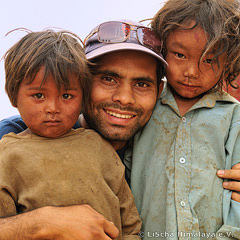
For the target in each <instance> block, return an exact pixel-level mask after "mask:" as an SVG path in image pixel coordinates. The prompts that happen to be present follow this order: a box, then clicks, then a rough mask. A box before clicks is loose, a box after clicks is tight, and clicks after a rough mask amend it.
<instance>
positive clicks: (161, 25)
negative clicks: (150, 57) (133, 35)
mask: <svg viewBox="0 0 240 240" xmlns="http://www.w3.org/2000/svg"><path fill="white" fill-rule="evenodd" d="M191 21H194V22H195V23H196V24H195V25H194V27H197V26H200V27H202V28H203V30H204V31H205V32H206V34H207V37H208V42H207V44H206V47H205V49H204V51H203V53H202V57H201V59H202V58H203V57H204V55H205V54H207V53H209V52H212V51H213V50H214V51H213V53H214V54H215V59H216V60H217V61H218V56H219V55H220V54H221V53H223V52H225V53H226V55H227V56H226V59H225V65H224V68H223V72H222V75H221V76H220V79H219V82H218V84H217V86H218V89H222V87H223V84H226V86H227V87H228V86H229V85H230V86H232V87H234V88H237V86H236V85H234V84H233V82H232V81H234V80H235V79H236V78H237V76H238V75H239V73H240V7H239V0H169V1H167V2H166V4H165V5H164V6H163V8H161V9H160V10H159V11H158V12H157V14H156V15H155V16H154V18H153V20H152V23H151V25H152V27H153V29H154V30H155V31H156V32H157V33H158V34H159V35H160V38H161V39H163V45H164V50H163V54H164V56H166V48H165V44H166V41H167V38H168V36H169V34H170V33H171V32H173V31H174V30H175V29H177V28H182V29H186V24H188V23H190V22H191ZM194 27H193V28H194ZM191 29H192V28H191ZM224 81H225V83H223V82H224Z"/></svg>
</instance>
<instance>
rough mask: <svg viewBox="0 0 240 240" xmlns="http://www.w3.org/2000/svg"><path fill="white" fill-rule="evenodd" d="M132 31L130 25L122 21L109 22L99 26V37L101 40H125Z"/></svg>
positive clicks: (111, 41) (114, 41) (107, 41)
mask: <svg viewBox="0 0 240 240" xmlns="http://www.w3.org/2000/svg"><path fill="white" fill-rule="evenodd" d="M129 33H130V26H129V25H128V24H125V23H121V22H107V23H104V24H102V25H100V26H99V29H98V39H99V41H100V42H105V43H116V42H124V41H125V40H126V39H127V37H128V35H129Z"/></svg>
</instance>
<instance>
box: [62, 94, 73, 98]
mask: <svg viewBox="0 0 240 240" xmlns="http://www.w3.org/2000/svg"><path fill="white" fill-rule="evenodd" d="M62 98H63V99H71V98H72V95H71V94H68V93H65V94H63V95H62Z"/></svg>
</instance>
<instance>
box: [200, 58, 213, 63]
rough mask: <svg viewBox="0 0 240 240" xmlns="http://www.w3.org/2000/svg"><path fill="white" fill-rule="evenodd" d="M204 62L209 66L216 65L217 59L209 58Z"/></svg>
mask: <svg viewBox="0 0 240 240" xmlns="http://www.w3.org/2000/svg"><path fill="white" fill-rule="evenodd" d="M203 62H204V63H207V64H214V63H216V59H214V58H207V59H204V60H203Z"/></svg>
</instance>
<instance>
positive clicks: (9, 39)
mask: <svg viewBox="0 0 240 240" xmlns="http://www.w3.org/2000/svg"><path fill="white" fill-rule="evenodd" d="M163 2H164V1H163V0H147V1H142V0H132V1H131V0H120V1H114V0H87V1H83V0H68V1H66V0H41V1H33V0H21V1H19V0H7V1H1V7H0V58H1V61H0V120H1V119H3V118H6V117H8V116H12V115H15V114H18V111H17V109H15V108H13V107H12V106H11V104H10V102H9V100H8V97H7V95H6V93H5V90H4V82H5V76H4V64H3V59H2V56H3V54H4V53H5V52H6V51H7V50H8V49H9V48H10V47H11V46H12V45H13V44H15V43H16V42H17V41H18V40H19V39H20V38H21V37H23V36H24V35H25V33H24V32H20V31H15V32H13V33H11V34H9V35H8V36H5V35H6V33H7V32H9V31H11V30H12V29H15V28H28V29H30V30H32V31H39V30H43V29H45V28H60V29H65V30H69V31H72V32H74V33H76V34H78V35H79V36H80V37H81V38H82V39H84V38H85V37H86V35H88V33H89V32H90V31H91V30H92V28H94V27H95V26H97V25H98V24H99V23H101V22H104V21H108V20H116V19H131V20H135V21H139V20H142V19H145V18H151V17H153V15H154V14H155V13H156V12H157V11H158V10H159V9H160V8H161V6H162V5H163Z"/></svg>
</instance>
